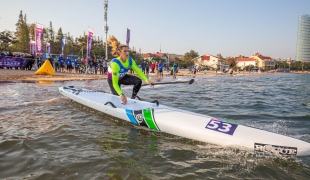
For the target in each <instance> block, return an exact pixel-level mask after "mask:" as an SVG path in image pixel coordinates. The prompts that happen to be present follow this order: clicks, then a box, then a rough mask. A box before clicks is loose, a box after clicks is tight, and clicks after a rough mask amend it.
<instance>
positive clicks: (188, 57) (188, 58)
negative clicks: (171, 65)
mask: <svg viewBox="0 0 310 180" xmlns="http://www.w3.org/2000/svg"><path fill="white" fill-rule="evenodd" d="M198 56H199V54H198V52H196V51H194V50H190V51H189V52H187V53H185V55H184V59H183V61H182V62H181V63H180V66H183V67H185V68H186V67H189V66H192V65H193V64H194V62H193V59H194V58H196V57H198Z"/></svg>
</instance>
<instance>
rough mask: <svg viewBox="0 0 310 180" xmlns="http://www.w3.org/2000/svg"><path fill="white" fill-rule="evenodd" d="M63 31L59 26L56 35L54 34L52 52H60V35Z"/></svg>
mask: <svg viewBox="0 0 310 180" xmlns="http://www.w3.org/2000/svg"><path fill="white" fill-rule="evenodd" d="M63 35H64V34H63V32H62V29H61V28H59V29H58V32H57V35H56V39H55V44H54V46H55V47H54V48H53V49H54V51H53V52H56V54H57V53H61V41H62V36H63Z"/></svg>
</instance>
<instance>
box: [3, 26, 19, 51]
mask: <svg viewBox="0 0 310 180" xmlns="http://www.w3.org/2000/svg"><path fill="white" fill-rule="evenodd" d="M15 41H16V39H15V37H14V35H13V32H12V31H9V30H5V31H2V32H0V50H1V51H4V50H6V51H11V50H12V44H13V43H14V42H15Z"/></svg>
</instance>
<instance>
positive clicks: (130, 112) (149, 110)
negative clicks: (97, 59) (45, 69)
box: [59, 86, 310, 156]
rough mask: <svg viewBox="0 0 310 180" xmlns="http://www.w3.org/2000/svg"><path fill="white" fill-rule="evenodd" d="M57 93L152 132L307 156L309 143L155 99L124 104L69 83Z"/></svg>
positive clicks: (221, 144)
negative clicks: (169, 105)
mask: <svg viewBox="0 0 310 180" xmlns="http://www.w3.org/2000/svg"><path fill="white" fill-rule="evenodd" d="M59 92H60V93H61V94H63V95H64V96H66V97H68V98H70V99H72V100H73V101H76V102H78V103H80V104H83V105H85V106H88V107H90V108H93V109H96V110H98V111H101V112H104V113H106V114H109V115H111V116H114V117H116V118H119V119H122V120H125V121H129V122H131V123H133V124H136V125H141V126H145V127H148V128H150V129H153V130H155V131H163V132H166V133H169V134H173V135H177V136H181V137H185V138H189V139H193V140H197V141H201V142H206V143H211V144H216V145H220V146H234V147H235V146H241V147H244V148H247V149H248V150H250V151H254V152H257V153H260V154H268V153H269V154H270V153H272V154H276V155H284V156H309V155H310V143H308V142H305V141H302V140H299V139H295V138H292V137H288V136H284V135H280V134H276V133H272V132H267V131H264V130H260V129H255V128H251V127H247V126H243V125H238V124H233V123H229V122H225V121H222V120H220V119H217V118H214V117H210V116H207V115H202V114H197V113H193V112H189V111H184V110H180V109H175V108H171V107H168V106H165V105H161V104H159V103H158V102H154V103H150V102H145V101H139V100H132V99H128V103H127V104H126V105H124V104H122V103H121V101H120V98H119V96H114V95H111V94H107V93H104V92H97V91H92V90H88V89H81V88H75V87H72V86H69V87H59Z"/></svg>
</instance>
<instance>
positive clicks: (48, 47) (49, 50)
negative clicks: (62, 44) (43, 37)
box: [46, 43, 51, 54]
mask: <svg viewBox="0 0 310 180" xmlns="http://www.w3.org/2000/svg"><path fill="white" fill-rule="evenodd" d="M46 53H48V54H50V53H51V44H50V43H46Z"/></svg>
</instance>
